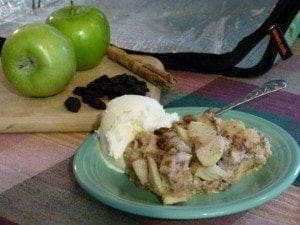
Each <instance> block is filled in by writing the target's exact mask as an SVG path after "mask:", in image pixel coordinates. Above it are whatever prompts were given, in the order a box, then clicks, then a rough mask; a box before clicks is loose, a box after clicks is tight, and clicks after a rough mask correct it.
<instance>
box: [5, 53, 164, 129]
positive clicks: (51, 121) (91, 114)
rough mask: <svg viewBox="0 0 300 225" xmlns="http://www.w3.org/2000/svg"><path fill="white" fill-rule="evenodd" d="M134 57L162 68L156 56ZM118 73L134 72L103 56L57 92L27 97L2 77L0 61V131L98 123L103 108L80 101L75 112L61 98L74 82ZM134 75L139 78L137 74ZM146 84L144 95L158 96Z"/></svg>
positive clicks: (79, 83) (78, 83)
mask: <svg viewBox="0 0 300 225" xmlns="http://www.w3.org/2000/svg"><path fill="white" fill-rule="evenodd" d="M136 57H137V58H141V59H142V60H144V61H145V62H147V63H150V64H152V65H153V66H155V67H157V68H158V69H163V65H162V63H161V62H160V61H159V60H158V59H156V58H153V57H148V56H136ZM122 73H128V74H132V75H134V74H133V73H132V72H130V71H128V70H127V69H125V68H124V67H122V66H120V65H119V64H117V63H115V62H113V61H111V60H110V59H108V58H107V57H105V58H104V59H103V60H102V61H101V63H100V65H98V66H97V67H96V68H93V69H91V70H87V71H81V72H77V73H76V75H75V77H74V79H73V80H72V81H71V83H70V84H69V85H68V86H67V88H66V89H65V90H64V91H63V92H61V93H59V94H58V95H55V96H52V97H47V98H27V97H23V96H21V95H19V94H18V93H17V92H16V91H15V90H14V89H13V88H12V87H11V86H10V84H9V83H8V81H7V80H6V79H5V77H4V74H3V70H2V65H1V63H0V133H18V132H79V131H93V130H95V129H97V128H98V127H99V124H100V120H101V114H102V112H103V111H102V110H96V109H93V108H91V107H90V106H88V105H86V104H84V103H82V106H81V108H80V110H79V112H77V113H72V112H69V111H68V110H67V109H66V108H65V106H64V101H65V100H66V99H67V98H68V97H69V96H72V91H73V89H74V88H75V87H76V86H86V85H87V84H88V83H89V82H90V81H92V80H94V79H95V78H97V77H99V76H101V75H103V74H106V75H108V76H109V77H112V76H114V75H118V74H122ZM137 77H138V76H137ZM138 79H140V80H142V78H140V77H138ZM147 85H148V88H149V90H150V91H149V92H148V94H147V95H148V96H150V97H153V98H155V99H157V100H159V98H160V89H159V88H158V87H156V86H154V85H152V84H151V83H148V82H147Z"/></svg>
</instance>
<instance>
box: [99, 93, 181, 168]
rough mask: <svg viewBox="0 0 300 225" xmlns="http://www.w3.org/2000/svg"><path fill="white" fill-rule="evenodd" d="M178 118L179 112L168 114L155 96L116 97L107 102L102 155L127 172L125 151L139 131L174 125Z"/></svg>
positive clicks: (114, 166)
mask: <svg viewBox="0 0 300 225" xmlns="http://www.w3.org/2000/svg"><path fill="white" fill-rule="evenodd" d="M178 120H179V116H178V114H177V113H172V114H169V113H166V112H165V110H164V109H163V107H162V105H161V104H160V103H159V102H158V101H157V100H155V99H153V98H150V97H146V96H140V95H123V96H121V97H117V98H114V99H113V100H111V101H110V102H109V103H108V104H107V107H106V110H105V111H104V113H103V115H102V119H101V125H100V127H99V129H98V131H97V132H98V133H99V136H100V149H101V152H102V153H103V154H102V155H103V156H104V159H105V160H106V162H108V165H109V166H110V167H112V168H113V169H115V170H117V171H119V172H124V169H125V162H124V160H123V153H124V151H125V149H126V147H127V145H128V144H129V143H130V142H131V141H132V140H133V139H134V138H135V136H136V134H137V133H139V132H141V131H149V132H152V131H154V130H155V129H158V128H160V127H171V125H172V122H174V121H178Z"/></svg>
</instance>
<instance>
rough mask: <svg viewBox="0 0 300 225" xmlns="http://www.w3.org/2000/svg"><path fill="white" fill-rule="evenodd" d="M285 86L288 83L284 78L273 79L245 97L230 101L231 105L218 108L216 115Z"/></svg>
mask: <svg viewBox="0 0 300 225" xmlns="http://www.w3.org/2000/svg"><path fill="white" fill-rule="evenodd" d="M285 87H286V83H285V81H284V80H272V81H269V82H267V83H264V84H263V85H262V86H260V87H259V88H257V89H255V90H253V91H251V92H250V93H249V94H247V95H246V96H245V97H243V98H239V99H237V100H236V101H234V102H232V103H230V104H229V105H226V106H224V107H222V108H221V109H219V110H217V111H216V112H215V115H217V116H218V115H220V114H222V113H224V112H227V111H228V110H230V109H232V108H234V107H236V106H238V105H241V104H243V103H246V102H249V101H251V100H253V99H255V98H258V97H260V96H263V95H266V94H269V93H271V92H274V91H278V90H281V89H284V88H285Z"/></svg>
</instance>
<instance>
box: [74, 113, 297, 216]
mask: <svg viewBox="0 0 300 225" xmlns="http://www.w3.org/2000/svg"><path fill="white" fill-rule="evenodd" d="M204 109H205V108H203V107H179V108H170V109H167V111H168V112H178V113H179V114H180V115H186V114H195V113H200V112H202V111H203V110H204ZM222 117H223V118H224V119H229V118H235V119H238V120H242V121H243V122H244V123H245V124H246V126H247V127H252V128H256V129H257V130H259V131H261V132H262V133H264V134H265V135H266V137H267V138H268V139H269V140H270V142H271V145H272V151H273V155H272V157H271V158H270V159H269V160H268V162H267V164H266V165H265V166H264V167H263V168H262V169H261V170H259V171H257V172H255V173H253V174H251V175H249V176H246V177H244V178H242V179H241V180H239V181H238V182H236V183H234V184H233V185H231V186H230V187H229V188H228V189H227V190H226V191H223V192H220V193H216V194H210V195H203V194H197V195H195V196H194V197H193V198H192V199H191V200H190V201H188V202H185V203H180V204H176V205H168V206H164V205H162V204H161V201H160V199H159V198H158V197H157V196H156V195H155V194H153V193H151V192H149V191H146V190H143V189H140V188H138V187H137V186H136V185H135V184H134V183H133V182H132V181H130V179H129V177H128V176H127V175H126V174H123V173H118V172H116V171H114V170H112V169H110V168H108V167H107V166H106V164H105V162H104V161H103V156H102V155H101V152H100V150H99V149H100V147H99V138H98V136H97V134H93V135H91V136H90V137H89V138H88V139H87V140H86V141H84V143H83V144H82V145H81V146H80V147H79V149H78V150H77V152H76V154H75V157H74V161H73V170H74V174H75V177H76V180H77V181H78V183H79V184H80V186H81V187H82V188H83V189H84V190H86V191H87V192H88V193H89V194H90V195H91V196H93V197H94V198H96V199H98V200H100V201H101V202H102V203H104V204H107V205H109V206H111V207H114V208H117V209H120V210H123V211H126V212H129V213H133V214H137V215H142V216H148V217H155V218H167V219H195V218H208V217H216V216H222V215H229V214H233V213H237V212H241V211H244V210H247V209H250V208H253V207H256V206H258V205H261V204H263V203H265V202H267V201H268V200H270V199H272V198H274V197H276V196H277V195H279V194H280V193H282V192H283V191H284V190H285V189H286V188H288V187H289V186H290V185H291V184H292V182H293V181H294V180H295V179H296V177H297V174H298V173H299V170H300V163H299V162H300V150H299V146H298V144H297V143H296V141H295V140H294V139H293V138H292V137H291V136H290V135H289V134H288V133H287V132H286V131H285V130H283V129H282V128H280V127H279V126H277V125H275V124H273V123H271V122H269V121H267V120H265V119H262V118H260V117H256V116H253V115H250V114H247V113H243V112H239V111H229V112H227V113H225V114H224V115H222ZM100 138H101V137H100Z"/></svg>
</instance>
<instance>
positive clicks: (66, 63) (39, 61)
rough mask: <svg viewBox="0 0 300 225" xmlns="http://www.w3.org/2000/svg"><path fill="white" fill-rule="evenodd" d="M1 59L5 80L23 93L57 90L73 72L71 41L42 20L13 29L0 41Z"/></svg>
mask: <svg viewBox="0 0 300 225" xmlns="http://www.w3.org/2000/svg"><path fill="white" fill-rule="evenodd" d="M1 62H2V68H3V72H4V75H5V77H6V78H7V80H8V81H9V82H10V83H11V84H12V86H14V87H15V88H16V89H17V90H18V91H19V92H20V93H21V94H22V95H24V96H27V97H46V96H51V95H55V94H57V93H59V92H60V91H62V90H63V89H64V88H65V87H66V86H67V85H68V84H69V82H70V81H71V79H72V78H73V76H74V74H75V72H76V57H75V51H74V47H73V45H72V43H71V41H70V40H69V39H68V38H67V37H65V36H64V35H63V34H62V33H61V32H60V31H58V30H57V29H55V28H54V27H52V26H50V25H47V24H42V23H32V24H27V25H24V26H22V27H20V28H18V29H17V30H16V31H14V32H13V33H12V34H11V35H10V36H9V37H8V38H7V39H6V40H5V42H4V45H3V48H2V51H1Z"/></svg>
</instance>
